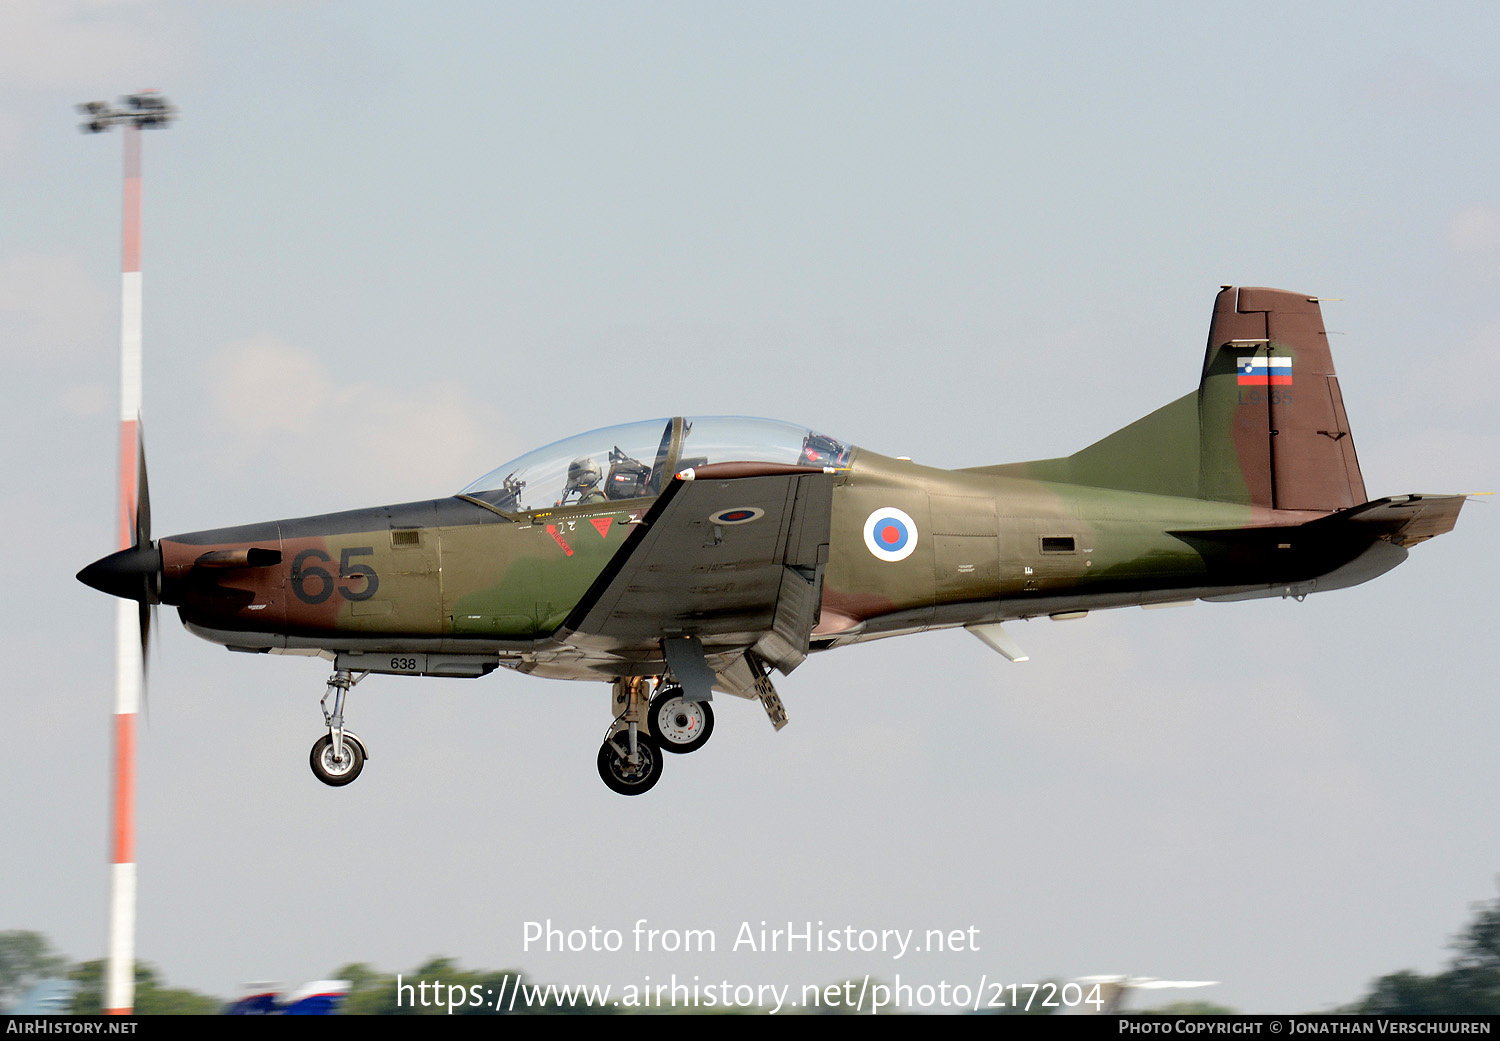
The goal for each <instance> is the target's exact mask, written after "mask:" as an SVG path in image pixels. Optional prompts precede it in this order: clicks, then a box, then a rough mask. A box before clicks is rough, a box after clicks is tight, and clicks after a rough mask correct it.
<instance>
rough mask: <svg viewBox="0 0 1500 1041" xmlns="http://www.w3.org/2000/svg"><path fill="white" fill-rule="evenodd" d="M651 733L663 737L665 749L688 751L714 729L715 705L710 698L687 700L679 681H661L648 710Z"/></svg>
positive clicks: (697, 746)
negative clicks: (710, 701)
mask: <svg viewBox="0 0 1500 1041" xmlns="http://www.w3.org/2000/svg"><path fill="white" fill-rule="evenodd" d="M646 719H647V721H648V723H649V725H650V727H651V733H652V734H654V735H655V736H656V738H657V739H658V740H659V741H661V747H662V751H664V752H676V753H678V754H679V755H685V754H687V753H688V752H696V751H697V750H698V749H700V748H702V747H703V746H704V745H705V744H707V743H708V738H709V735H711V734H712V733H713V732H714V710H713V706H712V705H710V704H709V703H708V702H706V701H687V700H685V699H684V698H683V696H682V688H681V687H679V686H677V684H675V683H667V682H663V683H658V684H657V686H656V693H655V694H653V695H652V696H651V709H650V711H649V712H647V714H646Z"/></svg>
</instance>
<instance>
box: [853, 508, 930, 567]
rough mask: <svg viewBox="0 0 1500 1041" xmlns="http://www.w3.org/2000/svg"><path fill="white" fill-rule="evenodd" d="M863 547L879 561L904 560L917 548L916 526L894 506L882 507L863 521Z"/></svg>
mask: <svg viewBox="0 0 1500 1041" xmlns="http://www.w3.org/2000/svg"><path fill="white" fill-rule="evenodd" d="M865 545H866V546H869V547H870V552H871V553H873V554H875V556H876V557H878V558H879V559H881V560H905V559H906V558H907V557H909V556H911V552H912V550H914V549H916V548H917V525H916V522H915V521H913V520H912V519H911V518H910V517H908V516H907V515H906V514H904V513H902V512H901V511H900V510H898V509H896V507H894V506H882V507H881V508H880V509H878V510H876V511H875V512H874V513H872V514H870V516H869V518H868V519H867V520H866V521H865Z"/></svg>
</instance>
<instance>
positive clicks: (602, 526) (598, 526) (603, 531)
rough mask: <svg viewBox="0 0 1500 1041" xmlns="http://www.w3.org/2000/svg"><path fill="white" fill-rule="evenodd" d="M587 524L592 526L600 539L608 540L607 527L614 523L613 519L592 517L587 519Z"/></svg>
mask: <svg viewBox="0 0 1500 1041" xmlns="http://www.w3.org/2000/svg"><path fill="white" fill-rule="evenodd" d="M589 523H590V524H592V525H593V526H594V530H596V531H598V532H599V537H600V538H601V539H607V538H609V526H610V525H611V524H613V523H614V518H612V517H592V518H590V519H589Z"/></svg>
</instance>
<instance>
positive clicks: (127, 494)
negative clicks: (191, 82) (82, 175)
mask: <svg viewBox="0 0 1500 1041" xmlns="http://www.w3.org/2000/svg"><path fill="white" fill-rule="evenodd" d="M123 254H124V255H123V261H124V262H123V263H122V265H121V273H120V537H119V540H118V546H117V548H119V549H129V548H130V547H131V546H133V545H135V520H136V510H137V508H138V507H139V505H140V503H139V495H140V490H139V488H137V487H136V473H137V470H138V461H139V459H140V436H141V427H140V421H141V128H140V127H138V126H136V125H134V124H130V125H127V126H126V127H125V234H124V250H123ZM143 665H144V661H143V654H142V648H141V635H140V620H139V615H138V613H137V608H136V605H135V603H134V602H133V601H130V600H117V601H115V726H114V731H115V769H114V827H113V832H112V838H111V842H110V868H109V959H108V962H107V978H106V980H105V987H104V1011H105V1014H106V1015H112V1016H116V1015H119V1016H123V1015H129V1014H130V1012H131V1011H132V1009H133V1008H134V1006H135V724H136V716H137V714H138V713H139V712H140V704H141V680H142V676H141V669H142V666H143Z"/></svg>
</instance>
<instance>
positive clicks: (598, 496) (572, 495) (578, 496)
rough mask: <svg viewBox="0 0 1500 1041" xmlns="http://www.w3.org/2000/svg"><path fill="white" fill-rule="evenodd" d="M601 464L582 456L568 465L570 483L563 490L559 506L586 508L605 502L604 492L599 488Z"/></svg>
mask: <svg viewBox="0 0 1500 1041" xmlns="http://www.w3.org/2000/svg"><path fill="white" fill-rule="evenodd" d="M599 479H600V473H599V464H598V463H596V462H594V461H593V460H592V459H590V458H589V457H588V456H586V455H581V456H579V457H578V458H577V459H574V460H573V461H572V462H571V463H569V464H568V483H567V485H566V487H564V488H563V494H562V500H561V501H560V502H559V503H558V505H559V506H585V505H588V504H589V503H595V502H603V501H604V490H603V489H602V488H600V487H599Z"/></svg>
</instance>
